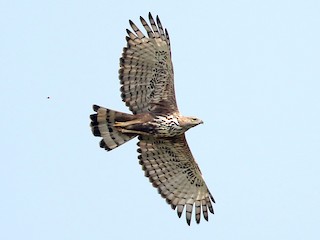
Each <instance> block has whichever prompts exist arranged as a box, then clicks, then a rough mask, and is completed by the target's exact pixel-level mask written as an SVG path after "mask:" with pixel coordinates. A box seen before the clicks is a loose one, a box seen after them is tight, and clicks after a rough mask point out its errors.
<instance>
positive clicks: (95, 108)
mask: <svg viewBox="0 0 320 240" xmlns="http://www.w3.org/2000/svg"><path fill="white" fill-rule="evenodd" d="M99 108H100V106H98V105H96V104H93V105H92V109H93V111H95V112H98V109H99Z"/></svg>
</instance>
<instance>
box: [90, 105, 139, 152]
mask: <svg viewBox="0 0 320 240" xmlns="http://www.w3.org/2000/svg"><path fill="white" fill-rule="evenodd" d="M93 110H94V111H95V112H97V113H96V114H91V115H90V118H91V123H90V126H91V131H92V133H93V135H94V136H97V137H102V138H103V139H102V140H101V141H100V147H101V148H104V149H106V150H107V151H110V150H112V149H114V148H116V147H119V146H120V145H122V144H124V143H125V142H127V141H129V140H131V139H132V138H134V137H136V136H137V135H136V134H124V133H121V132H119V131H118V130H117V129H116V128H115V127H114V123H115V122H123V121H128V120H131V119H132V118H133V115H131V114H127V113H122V112H117V111H114V110H111V109H107V108H103V107H100V106H98V105H93Z"/></svg>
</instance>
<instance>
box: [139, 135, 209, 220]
mask: <svg viewBox="0 0 320 240" xmlns="http://www.w3.org/2000/svg"><path fill="white" fill-rule="evenodd" d="M139 140H140V142H139V143H138V145H139V149H138V152H139V153H140V155H139V159H140V164H141V165H142V168H143V170H144V171H145V175H146V176H147V177H149V179H150V182H151V183H152V185H153V186H154V187H156V188H157V189H158V192H159V193H160V194H161V196H162V197H164V198H165V199H166V201H167V202H168V203H169V204H170V205H171V207H172V208H173V209H176V208H177V213H178V216H179V217H181V214H182V211H183V209H184V207H185V208H186V220H187V223H188V224H189V225H190V221H191V214H192V211H193V207H194V208H195V218H196V222H197V223H199V222H200V218H201V210H202V213H203V216H204V218H205V219H206V220H207V221H208V209H209V211H210V212H211V213H213V207H212V202H213V203H214V199H213V197H212V195H211V193H210V192H209V190H208V188H207V185H206V184H205V182H204V180H203V178H202V175H201V171H200V169H199V167H198V164H197V163H196V161H195V160H194V158H193V156H192V154H191V151H190V149H189V147H188V144H187V141H186V139H185V136H184V134H183V135H180V136H177V137H175V138H168V139H159V138H158V139H156V138H153V137H150V136H140V137H139Z"/></svg>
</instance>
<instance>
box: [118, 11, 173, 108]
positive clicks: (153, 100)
mask: <svg viewBox="0 0 320 240" xmlns="http://www.w3.org/2000/svg"><path fill="white" fill-rule="evenodd" d="M140 20H141V23H142V25H143V26H144V28H145V30H146V31H147V34H148V37H146V36H145V35H144V34H143V33H142V32H141V31H140V30H139V29H138V27H137V26H136V25H135V24H134V23H133V22H132V21H129V22H130V25H131V27H132V29H133V31H134V33H133V32H131V31H130V30H128V29H127V33H128V36H127V37H126V40H127V43H128V44H127V47H125V48H124V49H123V53H122V57H121V58H120V70H119V78H120V82H121V85H122V86H121V89H120V90H121V93H122V94H121V97H122V100H123V101H124V102H125V103H126V105H127V106H128V107H129V108H130V110H131V111H132V112H133V113H134V114H137V113H141V112H147V111H150V112H155V113H156V112H162V113H163V112H175V111H177V110H178V109H177V103H176V99H175V93H174V84H173V66H172V62H171V52H170V40H169V35H168V32H167V29H165V30H163V27H162V25H161V22H160V19H159V17H158V16H157V18H156V22H155V21H154V19H153V17H152V15H151V14H150V13H149V21H150V25H151V27H150V26H149V25H148V23H147V22H146V21H145V20H144V19H143V18H142V17H140Z"/></svg>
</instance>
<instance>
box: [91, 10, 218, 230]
mask: <svg viewBox="0 0 320 240" xmlns="http://www.w3.org/2000/svg"><path fill="white" fill-rule="evenodd" d="M140 20H141V23H142V25H143V27H144V28H145V30H146V31H147V35H148V36H147V37H146V36H145V35H144V34H143V33H142V32H141V31H140V30H139V29H138V27H137V26H136V25H135V24H134V23H133V22H132V21H129V23H130V25H131V28H132V29H133V32H131V31H130V30H128V29H127V33H128V36H127V37H126V40H127V47H125V48H124V49H123V53H122V57H121V58H120V70H119V78H120V84H121V89H120V90H121V97H122V100H123V101H124V102H125V104H126V105H127V106H128V107H129V109H130V110H131V111H132V113H133V114H127V113H121V112H118V111H114V110H111V109H107V108H103V107H100V106H97V105H94V106H93V109H94V111H95V112H96V113H95V114H92V115H91V116H90V118H91V129H92V133H93V134H94V135H95V136H99V137H102V140H101V142H100V147H102V148H105V149H106V150H108V151H110V150H112V149H114V148H116V147H118V146H120V145H122V144H123V143H125V142H127V141H129V140H131V139H133V138H134V137H136V136H139V143H138V146H139V148H138V152H139V156H138V158H139V163H140V164H141V165H142V169H143V170H144V171H145V175H146V176H147V177H148V178H149V179H150V182H151V183H152V185H153V186H154V187H156V188H157V189H158V192H159V193H160V194H161V196H162V197H164V198H165V199H166V201H167V202H168V203H169V204H170V205H171V207H172V208H173V209H177V213H178V216H179V217H180V216H181V214H182V212H183V209H184V208H185V209H186V210H185V211H186V220H187V223H188V224H189V225H190V221H191V214H192V211H193V209H195V219H196V222H197V223H199V222H200V218H201V212H202V214H203V216H204V218H205V219H206V220H208V211H210V212H211V213H213V207H212V203H214V199H213V197H212V195H211V193H210V192H209V190H208V188H207V186H206V184H205V182H204V180H203V177H202V174H201V171H200V169H199V167H198V164H197V163H196V161H195V159H194V158H193V156H192V154H191V151H190V149H189V147H188V144H187V141H186V139H185V134H184V133H185V131H187V130H188V129H190V128H192V127H194V126H196V125H198V124H201V123H202V121H201V120H200V119H197V118H195V117H185V116H182V115H181V114H180V112H179V110H178V107H177V103H176V98H175V91H174V81H173V66H172V62H171V50H170V39H169V35H168V32H167V30H166V29H165V30H164V29H163V27H162V25H161V22H160V19H159V17H158V16H157V18H156V21H155V20H154V19H153V17H152V15H151V14H150V13H149V21H150V25H148V23H147V22H146V21H145V20H144V19H143V18H142V17H140Z"/></svg>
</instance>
